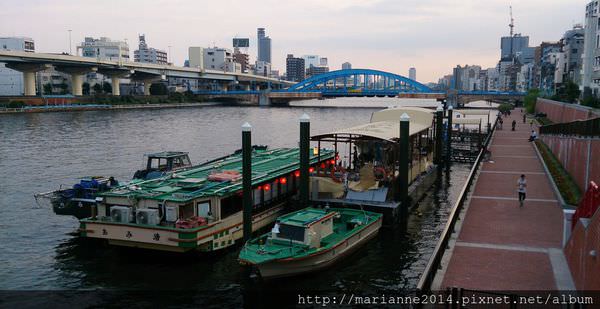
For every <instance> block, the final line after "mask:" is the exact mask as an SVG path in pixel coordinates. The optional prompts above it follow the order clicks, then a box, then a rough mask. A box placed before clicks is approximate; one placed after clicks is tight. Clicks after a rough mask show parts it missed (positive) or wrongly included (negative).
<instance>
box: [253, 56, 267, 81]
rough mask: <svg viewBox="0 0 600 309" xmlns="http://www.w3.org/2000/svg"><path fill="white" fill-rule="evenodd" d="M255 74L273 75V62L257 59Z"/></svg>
mask: <svg viewBox="0 0 600 309" xmlns="http://www.w3.org/2000/svg"><path fill="white" fill-rule="evenodd" d="M254 74H255V75H260V76H267V77H268V76H271V63H269V62H266V61H258V60H257V61H256V63H255V65H254Z"/></svg>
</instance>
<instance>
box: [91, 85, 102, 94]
mask: <svg viewBox="0 0 600 309" xmlns="http://www.w3.org/2000/svg"><path fill="white" fill-rule="evenodd" d="M92 89H93V90H94V94H101V93H102V85H100V84H98V83H96V84H94V86H93V87H92Z"/></svg>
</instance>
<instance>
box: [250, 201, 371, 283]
mask: <svg viewBox="0 0 600 309" xmlns="http://www.w3.org/2000/svg"><path fill="white" fill-rule="evenodd" d="M382 217H383V215H382V214H380V213H375V212H369V211H363V210H359V209H350V208H332V209H328V208H326V209H317V208H305V209H302V210H299V211H296V212H293V213H290V214H287V215H284V216H281V217H279V218H278V219H277V223H276V224H275V226H274V227H273V230H272V231H271V232H270V233H267V234H264V235H262V236H260V237H258V238H255V239H251V240H250V241H248V242H247V243H246V244H245V245H244V248H243V249H242V250H241V252H240V254H239V260H240V263H241V264H245V265H254V266H255V267H256V268H257V269H258V271H259V273H260V275H261V277H262V278H265V279H270V278H278V277H286V276H293V275H298V274H303V273H307V272H312V271H316V270H320V269H323V268H325V267H328V266H331V265H332V264H333V263H335V262H336V261H338V260H339V259H340V258H342V257H343V256H345V255H348V254H349V253H351V252H353V251H355V250H357V249H358V248H360V247H361V246H362V245H364V244H366V243H367V242H368V240H369V239H371V238H373V237H374V236H375V235H377V232H378V231H379V228H381V223H382Z"/></svg>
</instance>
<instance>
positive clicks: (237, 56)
mask: <svg viewBox="0 0 600 309" xmlns="http://www.w3.org/2000/svg"><path fill="white" fill-rule="evenodd" d="M233 61H234V62H235V63H238V64H239V65H240V72H242V73H248V72H249V68H250V56H249V55H248V54H245V53H242V52H240V50H239V49H235V50H234V51H233Z"/></svg>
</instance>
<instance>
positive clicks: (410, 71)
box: [408, 68, 417, 80]
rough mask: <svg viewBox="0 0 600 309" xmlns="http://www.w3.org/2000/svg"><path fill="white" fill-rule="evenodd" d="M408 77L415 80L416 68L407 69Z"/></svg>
mask: <svg viewBox="0 0 600 309" xmlns="http://www.w3.org/2000/svg"><path fill="white" fill-rule="evenodd" d="M408 78H410V79H412V80H417V69H415V68H410V69H408Z"/></svg>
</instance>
